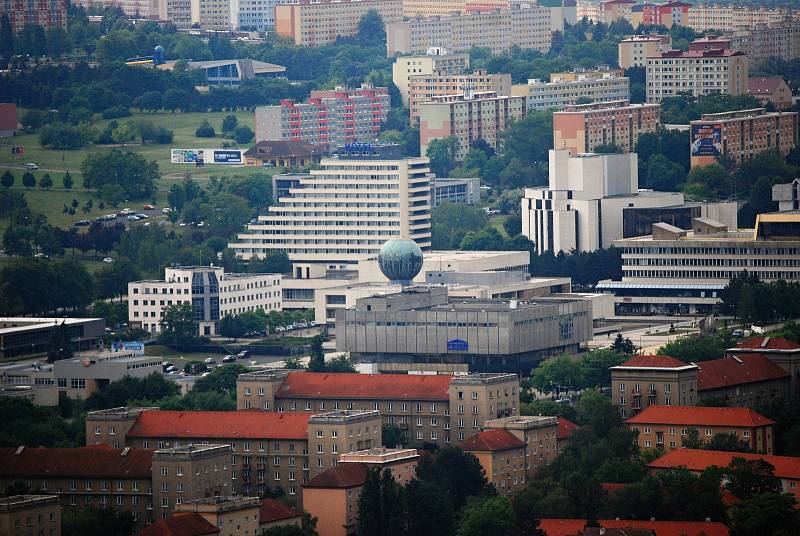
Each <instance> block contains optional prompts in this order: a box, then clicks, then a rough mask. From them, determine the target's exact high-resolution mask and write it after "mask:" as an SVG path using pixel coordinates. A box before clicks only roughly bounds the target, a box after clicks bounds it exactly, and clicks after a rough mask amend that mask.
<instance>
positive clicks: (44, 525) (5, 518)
mask: <svg viewBox="0 0 800 536" xmlns="http://www.w3.org/2000/svg"><path fill="white" fill-rule="evenodd" d="M0 534H5V535H6V536H29V535H34V534H38V535H40V536H61V505H60V504H59V503H58V496H56V495H9V496H7V497H2V498H0Z"/></svg>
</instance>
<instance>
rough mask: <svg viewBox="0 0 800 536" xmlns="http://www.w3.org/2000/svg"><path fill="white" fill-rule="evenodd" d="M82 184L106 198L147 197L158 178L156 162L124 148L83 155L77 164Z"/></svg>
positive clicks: (114, 200) (119, 199)
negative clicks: (82, 158)
mask: <svg viewBox="0 0 800 536" xmlns="http://www.w3.org/2000/svg"><path fill="white" fill-rule="evenodd" d="M81 171H82V173H83V185H84V186H85V187H87V188H96V189H97V191H98V193H99V194H100V195H101V196H102V197H103V198H105V199H106V200H108V201H111V202H112V203H113V202H119V201H121V200H122V199H123V198H128V199H142V198H149V197H150V196H151V195H152V193H153V189H154V187H155V181H156V179H158V176H159V172H158V164H156V163H155V162H154V161H152V162H148V161H147V160H145V159H144V158H143V157H142V156H140V155H139V154H137V153H134V152H132V151H129V150H127V149H116V148H115V149H111V150H110V151H105V152H102V153H94V154H90V155H89V156H87V157H86V158H85V159H84V161H83V163H82V164H81Z"/></svg>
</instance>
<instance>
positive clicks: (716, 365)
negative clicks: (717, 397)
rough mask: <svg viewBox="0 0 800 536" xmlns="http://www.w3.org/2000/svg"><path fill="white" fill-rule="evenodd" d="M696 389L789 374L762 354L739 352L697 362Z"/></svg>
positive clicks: (776, 378) (756, 380) (759, 380)
mask: <svg viewBox="0 0 800 536" xmlns="http://www.w3.org/2000/svg"><path fill="white" fill-rule="evenodd" d="M698 367H699V370H698V372H697V390H698V391H705V390H709V389H719V388H722V387H727V386H729V385H741V384H745V383H753V382H762V381H768V380H778V379H783V378H789V377H790V376H791V375H790V374H789V373H788V372H786V371H785V370H784V369H782V368H781V367H779V366H778V365H776V364H775V363H773V362H772V361H771V360H770V359H769V358H767V357H765V356H764V355H762V354H741V355H739V356H728V357H723V358H721V359H712V360H710V361H701V362H700V363H699V364H698Z"/></svg>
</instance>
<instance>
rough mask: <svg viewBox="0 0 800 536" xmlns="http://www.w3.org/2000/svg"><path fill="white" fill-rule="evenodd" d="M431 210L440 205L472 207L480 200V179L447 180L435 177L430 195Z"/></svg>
mask: <svg viewBox="0 0 800 536" xmlns="http://www.w3.org/2000/svg"><path fill="white" fill-rule="evenodd" d="M431 197H432V200H433V203H432V206H433V208H436V207H438V206H439V205H441V204H442V203H452V204H456V205H474V204H475V203H478V202H479V201H480V200H481V179H480V177H471V178H465V179H449V178H444V177H442V178H439V177H436V178H435V179H434V180H433V192H432V194H431Z"/></svg>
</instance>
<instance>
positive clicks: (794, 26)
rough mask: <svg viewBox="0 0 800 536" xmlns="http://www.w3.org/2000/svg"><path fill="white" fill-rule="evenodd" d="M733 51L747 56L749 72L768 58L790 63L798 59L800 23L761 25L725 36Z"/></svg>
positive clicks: (799, 53) (799, 51) (799, 52)
mask: <svg viewBox="0 0 800 536" xmlns="http://www.w3.org/2000/svg"><path fill="white" fill-rule="evenodd" d="M725 39H728V40H729V42H730V47H731V48H732V49H733V50H738V51H739V52H742V53H744V54H746V55H747V59H748V63H749V65H750V70H751V71H757V70H758V68H759V67H760V66H761V65H762V64H763V63H764V62H765V61H766V60H767V59H768V58H773V57H774V58H780V59H782V60H785V61H792V60H795V59H797V58H800V21H792V22H781V23H774V24H762V25H758V26H756V27H754V28H751V29H746V30H736V31H735V32H733V33H730V34H726V36H725Z"/></svg>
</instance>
